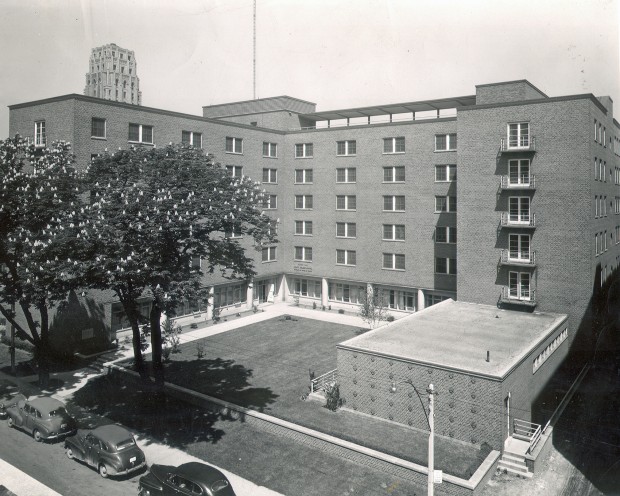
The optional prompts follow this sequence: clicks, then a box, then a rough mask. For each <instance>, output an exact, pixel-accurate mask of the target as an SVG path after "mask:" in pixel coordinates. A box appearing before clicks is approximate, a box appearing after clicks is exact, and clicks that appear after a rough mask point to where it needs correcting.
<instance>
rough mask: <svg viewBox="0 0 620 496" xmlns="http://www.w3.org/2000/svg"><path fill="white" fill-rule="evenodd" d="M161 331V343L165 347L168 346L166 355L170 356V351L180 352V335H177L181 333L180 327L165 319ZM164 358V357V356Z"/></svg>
mask: <svg viewBox="0 0 620 496" xmlns="http://www.w3.org/2000/svg"><path fill="white" fill-rule="evenodd" d="M163 331H164V332H163V336H162V341H163V345H164V347H165V348H170V351H169V352H168V356H170V353H180V352H181V347H180V345H181V337H180V336H179V335H180V334H181V327H179V326H178V325H177V324H175V323H174V322H173V321H172V320H171V319H166V320H165V321H164V328H163ZM162 353H163V349H162ZM164 358H166V357H165V356H164Z"/></svg>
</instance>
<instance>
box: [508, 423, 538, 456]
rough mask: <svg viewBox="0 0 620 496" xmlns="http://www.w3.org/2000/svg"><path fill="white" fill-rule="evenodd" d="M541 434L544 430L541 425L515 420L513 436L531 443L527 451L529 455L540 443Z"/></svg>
mask: <svg viewBox="0 0 620 496" xmlns="http://www.w3.org/2000/svg"><path fill="white" fill-rule="evenodd" d="M541 432H542V430H541V425H540V424H535V423H533V422H528V421H527V420H521V419H514V420H513V434H512V435H513V437H515V438H517V439H521V440H523V441H527V442H528V443H530V446H529V448H528V450H527V452H528V453H531V452H532V451H533V450H534V448H535V447H536V445H537V444H538V441H540V435H541Z"/></svg>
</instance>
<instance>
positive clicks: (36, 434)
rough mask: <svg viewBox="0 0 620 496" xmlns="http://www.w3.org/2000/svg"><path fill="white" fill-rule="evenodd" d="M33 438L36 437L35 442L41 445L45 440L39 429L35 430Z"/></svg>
mask: <svg viewBox="0 0 620 496" xmlns="http://www.w3.org/2000/svg"><path fill="white" fill-rule="evenodd" d="M32 437H34V440H35V441H36V442H37V443H40V442H41V440H42V439H43V437H42V436H41V433H40V432H39V431H38V430H37V429H35V430H34V431H33V432H32Z"/></svg>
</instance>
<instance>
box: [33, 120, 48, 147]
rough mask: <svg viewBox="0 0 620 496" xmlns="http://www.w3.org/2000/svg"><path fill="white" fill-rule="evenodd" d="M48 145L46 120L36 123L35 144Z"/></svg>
mask: <svg viewBox="0 0 620 496" xmlns="http://www.w3.org/2000/svg"><path fill="white" fill-rule="evenodd" d="M45 145H47V135H46V134H45V121H36V122H35V123H34V146H45Z"/></svg>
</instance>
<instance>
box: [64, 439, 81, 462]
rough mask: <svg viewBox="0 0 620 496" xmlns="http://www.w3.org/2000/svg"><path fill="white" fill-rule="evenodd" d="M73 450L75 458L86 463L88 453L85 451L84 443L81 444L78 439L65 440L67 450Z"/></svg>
mask: <svg viewBox="0 0 620 496" xmlns="http://www.w3.org/2000/svg"><path fill="white" fill-rule="evenodd" d="M66 448H71V450H72V451H73V457H74V458H77V459H78V460H80V461H84V460H85V458H86V453H85V451H84V447H83V446H82V443H80V442H79V441H78V440H77V439H75V438H71V437H68V438H66V439H65V449H66Z"/></svg>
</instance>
